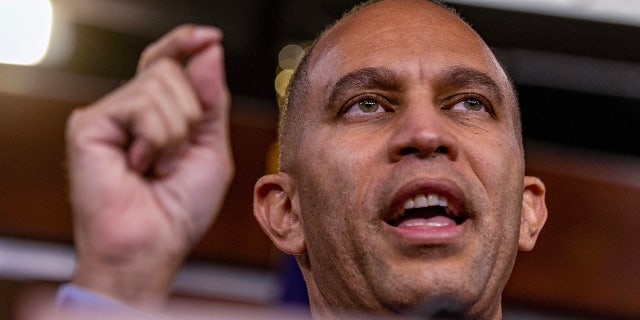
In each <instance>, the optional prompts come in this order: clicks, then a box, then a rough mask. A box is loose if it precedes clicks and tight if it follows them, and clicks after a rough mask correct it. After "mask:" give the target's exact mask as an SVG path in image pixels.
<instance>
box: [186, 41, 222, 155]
mask: <svg viewBox="0 0 640 320" xmlns="http://www.w3.org/2000/svg"><path fill="white" fill-rule="evenodd" d="M223 56H224V52H223V49H222V46H221V45H220V44H212V45H210V46H209V47H207V48H206V49H204V50H203V51H202V52H200V53H199V54H198V55H197V56H194V57H193V59H192V60H191V61H190V62H189V64H188V65H187V74H188V75H189V78H190V79H191V83H192V84H193V86H194V87H195V89H196V92H197V94H198V98H199V99H200V102H201V103H202V108H203V110H204V112H205V115H204V117H206V118H207V120H208V125H207V126H201V127H200V128H199V129H200V132H199V133H205V134H203V135H200V136H199V138H201V139H202V138H204V139H208V138H217V139H218V141H220V137H221V138H222V141H226V140H227V139H228V129H229V128H228V117H229V115H228V113H229V105H230V95H229V89H228V88H227V83H226V79H225V71H224V59H223ZM207 133H216V134H219V135H220V136H214V135H208V134H207ZM201 142H204V143H215V141H213V140H206V141H204V140H201Z"/></svg>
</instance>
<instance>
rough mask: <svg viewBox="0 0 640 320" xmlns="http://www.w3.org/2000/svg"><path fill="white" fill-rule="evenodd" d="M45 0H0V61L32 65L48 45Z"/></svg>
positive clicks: (48, 17)
mask: <svg viewBox="0 0 640 320" xmlns="http://www.w3.org/2000/svg"><path fill="white" fill-rule="evenodd" d="M52 20H53V10H52V8H51V3H50V2H49V0H0V63H7V64H19V65H34V64H38V63H39V62H41V61H42V60H43V59H44V56H45V55H46V53H47V48H48V47H49V39H50V37H51V26H52Z"/></svg>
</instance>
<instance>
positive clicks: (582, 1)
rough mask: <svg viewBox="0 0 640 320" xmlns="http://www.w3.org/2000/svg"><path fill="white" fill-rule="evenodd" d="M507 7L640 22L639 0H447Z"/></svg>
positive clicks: (589, 17) (581, 17)
mask: <svg viewBox="0 0 640 320" xmlns="http://www.w3.org/2000/svg"><path fill="white" fill-rule="evenodd" d="M446 2H450V3H458V4H465V5H470V6H479V7H490V8H497V9H504V10H514V11H522V12H532V13H539V14H546V15H554V16H561V17H569V18H577V19H586V20H594V21H602V22H608V23H617V24H627V25H633V26H640V1H638V0H517V1H516V0H447V1H446Z"/></svg>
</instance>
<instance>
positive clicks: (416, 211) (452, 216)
mask: <svg viewBox="0 0 640 320" xmlns="http://www.w3.org/2000/svg"><path fill="white" fill-rule="evenodd" d="M403 209H404V210H399V211H397V212H396V214H394V215H391V216H388V217H387V218H386V219H385V221H386V222H387V223H388V224H389V225H391V226H394V227H432V228H438V227H447V226H454V225H460V224H462V223H464V222H465V221H466V220H467V219H468V218H469V216H468V215H466V214H464V213H461V212H459V211H458V210H456V209H454V208H453V207H452V206H451V205H450V204H449V201H448V199H447V198H446V197H445V196H442V195H439V194H435V193H429V194H426V195H425V194H417V195H415V196H414V197H412V198H409V199H407V200H405V202H404V204H403Z"/></svg>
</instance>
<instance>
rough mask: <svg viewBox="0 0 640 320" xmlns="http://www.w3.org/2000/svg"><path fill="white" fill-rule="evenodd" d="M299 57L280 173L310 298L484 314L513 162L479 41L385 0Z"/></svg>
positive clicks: (506, 246) (495, 272)
mask: <svg viewBox="0 0 640 320" xmlns="http://www.w3.org/2000/svg"><path fill="white" fill-rule="evenodd" d="M311 59H312V60H311V61H310V62H311V65H310V84H311V88H312V89H311V95H310V97H309V99H308V101H307V104H306V105H305V106H297V107H298V108H303V109H302V110H297V111H296V112H302V113H303V118H304V119H305V120H303V122H302V123H300V125H301V126H303V130H302V132H303V134H302V135H301V137H300V138H301V139H302V140H301V143H300V146H301V149H300V153H299V155H298V160H299V162H298V164H297V168H298V169H296V170H294V173H292V176H293V177H294V179H295V181H296V186H297V196H298V201H299V207H300V212H301V215H302V223H303V226H304V233H305V242H306V249H307V255H308V261H309V266H308V267H309V269H310V274H306V276H307V280H308V281H312V283H313V284H312V286H316V287H317V288H318V291H319V292H320V295H319V296H315V297H314V295H316V293H315V292H314V290H310V293H311V295H312V297H311V299H312V300H313V299H320V300H324V301H326V302H327V303H328V304H329V305H333V306H342V307H343V308H345V309H358V310H362V309H367V310H372V311H383V310H392V311H397V310H402V309H405V308H409V307H415V306H417V305H420V304H421V303H423V302H428V301H435V300H437V299H441V298H449V297H455V298H456V299H457V300H459V302H461V303H463V304H464V305H466V306H467V307H469V308H471V310H470V312H471V313H472V314H473V313H487V312H488V313H492V314H494V315H495V313H497V312H499V305H500V303H499V301H500V295H501V291H502V288H503V287H504V285H505V283H506V280H507V279H508V276H509V273H510V271H511V268H512V265H513V262H514V259H515V254H516V251H517V246H518V232H519V225H520V214H521V210H522V192H523V190H522V189H523V175H524V164H523V155H522V150H521V146H520V141H519V138H518V134H517V130H516V129H515V123H516V121H517V120H516V118H515V117H516V116H515V98H514V97H513V94H512V92H511V91H510V89H509V85H508V81H507V78H506V76H505V75H504V73H503V71H502V70H501V68H500V67H499V66H498V64H497V62H496V61H495V59H494V57H493V55H492V54H491V53H490V52H489V49H488V48H487V47H486V45H485V44H484V43H483V42H482V40H481V39H480V38H479V37H478V36H477V35H476V34H475V33H474V32H473V31H472V30H471V29H469V28H468V27H467V26H466V25H464V24H463V23H461V22H460V21H459V20H457V19H456V18H455V17H454V16H453V15H452V14H450V13H449V12H447V11H446V10H444V9H442V8H439V7H437V6H435V5H433V4H430V3H427V2H425V1H385V2H381V3H377V4H374V5H372V6H370V7H368V8H365V9H363V10H361V11H359V12H358V13H356V14H355V15H353V16H351V17H349V18H347V19H346V20H344V21H343V22H342V23H340V24H339V25H338V26H337V27H335V28H334V29H333V30H332V31H330V32H329V33H328V34H327V35H326V36H325V37H324V38H323V39H322V40H321V41H320V42H319V43H318V45H317V47H316V49H315V51H314V52H313V56H312V57H311ZM307 272H308V271H307ZM309 276H312V278H313V279H309Z"/></svg>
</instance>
